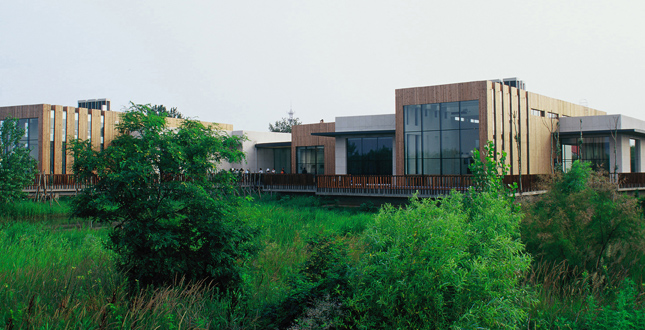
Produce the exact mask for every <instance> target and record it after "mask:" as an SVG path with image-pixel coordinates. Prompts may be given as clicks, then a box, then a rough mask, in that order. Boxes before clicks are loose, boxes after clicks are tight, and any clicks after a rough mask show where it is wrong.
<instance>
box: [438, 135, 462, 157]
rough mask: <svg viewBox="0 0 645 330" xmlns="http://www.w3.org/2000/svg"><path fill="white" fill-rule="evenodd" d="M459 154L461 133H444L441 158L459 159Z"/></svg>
mask: <svg viewBox="0 0 645 330" xmlns="http://www.w3.org/2000/svg"><path fill="white" fill-rule="evenodd" d="M459 154H460V152H459V131H442V132H441V157H442V158H457V157H459Z"/></svg>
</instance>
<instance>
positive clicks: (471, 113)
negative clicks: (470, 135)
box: [459, 101, 479, 129]
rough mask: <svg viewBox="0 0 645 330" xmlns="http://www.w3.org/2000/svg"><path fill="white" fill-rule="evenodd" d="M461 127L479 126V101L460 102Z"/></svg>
mask: <svg viewBox="0 0 645 330" xmlns="http://www.w3.org/2000/svg"><path fill="white" fill-rule="evenodd" d="M459 107H460V110H459V112H460V117H461V119H460V122H461V127H460V128H461V129H471V128H479V101H466V102H460V103H459Z"/></svg>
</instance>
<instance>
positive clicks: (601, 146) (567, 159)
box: [561, 137, 609, 172]
mask: <svg viewBox="0 0 645 330" xmlns="http://www.w3.org/2000/svg"><path fill="white" fill-rule="evenodd" d="M561 141H562V170H563V171H565V172H567V171H568V170H569V169H570V168H571V164H572V163H573V162H574V161H576V160H583V161H588V162H591V166H592V168H594V169H599V168H603V169H605V170H607V171H608V170H609V137H589V138H584V139H582V144H580V143H579V142H580V139H579V138H564V139H562V140H561Z"/></svg>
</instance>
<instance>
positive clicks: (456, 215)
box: [347, 144, 531, 329]
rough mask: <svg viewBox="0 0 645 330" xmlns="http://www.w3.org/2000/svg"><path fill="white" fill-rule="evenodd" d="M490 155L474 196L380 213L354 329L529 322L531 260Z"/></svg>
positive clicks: (357, 290) (369, 239)
mask: <svg viewBox="0 0 645 330" xmlns="http://www.w3.org/2000/svg"><path fill="white" fill-rule="evenodd" d="M491 147H492V146H491V145H490V144H489V145H488V146H487V151H488V152H487V156H486V162H484V163H482V162H481V160H480V158H479V155H478V153H477V154H476V156H475V159H474V164H473V167H472V168H473V169H474V171H473V172H474V173H475V176H476V182H477V189H476V190H473V191H471V192H470V193H469V194H468V195H462V194H459V193H456V192H452V193H451V194H450V195H449V196H448V197H446V198H444V199H441V200H438V201H431V200H428V199H427V200H423V201H420V200H418V199H417V198H416V197H414V198H412V199H411V201H410V205H409V206H408V207H407V208H406V209H402V208H400V209H395V208H393V207H391V206H389V205H386V206H385V207H383V208H382V209H381V211H380V213H379V214H378V216H377V218H376V221H375V224H374V226H373V227H372V228H370V229H368V230H367V233H366V238H365V239H366V244H367V248H366V252H365V253H366V255H365V256H364V257H363V259H362V260H361V263H360V264H359V266H358V270H357V274H356V275H354V276H352V279H354V281H352V282H351V284H352V289H351V292H352V293H353V294H354V296H353V297H352V298H351V299H349V300H348V301H347V305H348V308H349V309H350V311H351V313H352V320H353V322H354V324H353V325H352V328H360V329H445V328H451V327H452V328H467V329H473V328H478V327H484V328H513V327H517V326H518V325H519V323H520V322H522V321H523V320H524V319H525V318H526V315H527V314H526V311H525V308H526V306H528V305H529V303H530V301H531V299H530V294H529V293H528V292H526V291H525V290H524V289H523V288H522V287H521V286H520V285H519V282H518V279H519V277H520V274H522V273H524V272H526V271H527V270H528V268H529V266H530V256H529V255H527V254H525V253H524V246H523V245H522V243H521V242H520V241H519V223H520V220H521V213H520V211H519V208H518V207H517V206H515V205H513V203H512V200H511V199H510V198H506V197H504V196H508V193H509V191H508V188H507V187H505V186H504V185H503V183H502V181H501V178H500V176H501V174H500V173H499V170H500V169H502V172H503V169H504V167H503V166H502V165H500V164H499V163H497V162H495V160H494V159H493V158H492V157H491V156H492V153H491V152H490V150H492V149H491ZM503 161H504V157H503V155H502V157H501V159H500V162H502V164H503Z"/></svg>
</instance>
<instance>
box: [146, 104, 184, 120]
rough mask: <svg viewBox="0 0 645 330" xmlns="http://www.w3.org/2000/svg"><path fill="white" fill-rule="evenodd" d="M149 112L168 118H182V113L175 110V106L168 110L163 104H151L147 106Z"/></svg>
mask: <svg viewBox="0 0 645 330" xmlns="http://www.w3.org/2000/svg"><path fill="white" fill-rule="evenodd" d="M149 108H150V112H152V113H154V114H155V115H157V116H165V117H168V118H179V119H184V118H185V117H184V115H183V114H182V113H181V112H179V111H178V110H177V108H176V107H172V108H170V110H168V109H166V107H165V106H164V105H163V104H159V105H153V106H149Z"/></svg>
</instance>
